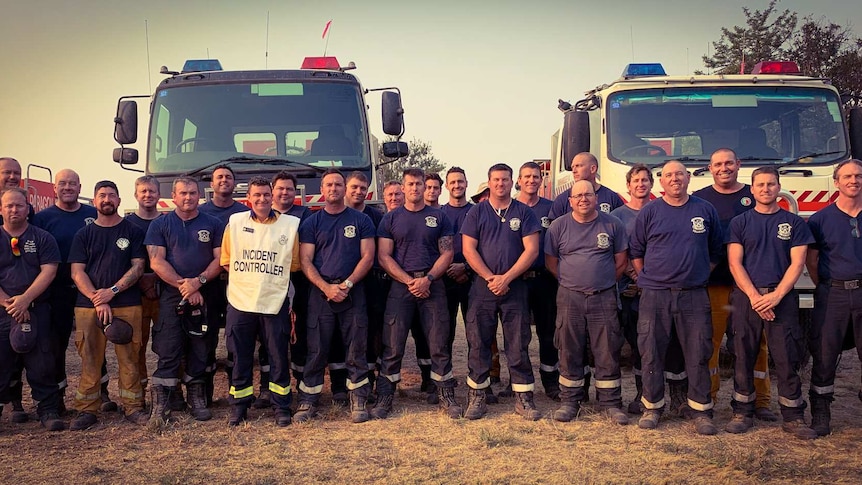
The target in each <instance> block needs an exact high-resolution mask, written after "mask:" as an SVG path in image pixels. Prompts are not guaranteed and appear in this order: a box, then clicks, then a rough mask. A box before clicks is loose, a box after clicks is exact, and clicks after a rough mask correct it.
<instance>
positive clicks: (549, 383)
mask: <svg viewBox="0 0 862 485" xmlns="http://www.w3.org/2000/svg"><path fill="white" fill-rule="evenodd" d="M539 377H540V378H541V379H542V387H543V388H544V389H545V395H546V396H548V397H549V398H551V400H553V401H559V400H560V372H559V371H544V370H540V371H539Z"/></svg>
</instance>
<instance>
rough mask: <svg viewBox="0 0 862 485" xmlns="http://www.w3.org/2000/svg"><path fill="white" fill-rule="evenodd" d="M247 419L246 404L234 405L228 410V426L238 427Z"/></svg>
mask: <svg viewBox="0 0 862 485" xmlns="http://www.w3.org/2000/svg"><path fill="white" fill-rule="evenodd" d="M246 419H248V404H246V403H239V404H234V405H232V406H231V408H230V418H229V419H228V421H227V425H228V426H239V425H240V424H242V423H243V422H244V421H245V420H246Z"/></svg>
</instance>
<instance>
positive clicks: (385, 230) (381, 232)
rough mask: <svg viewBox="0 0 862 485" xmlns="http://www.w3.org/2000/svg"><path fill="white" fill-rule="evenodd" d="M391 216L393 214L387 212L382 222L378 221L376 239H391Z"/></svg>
mask: <svg viewBox="0 0 862 485" xmlns="http://www.w3.org/2000/svg"><path fill="white" fill-rule="evenodd" d="M392 214H394V211H393V212H387V213H386V214H384V215H383V220H382V221H380V227H378V228H377V237H382V238H384V239H392V232H391V231H390V226H391V225H392Z"/></svg>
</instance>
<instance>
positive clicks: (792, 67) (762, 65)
mask: <svg viewBox="0 0 862 485" xmlns="http://www.w3.org/2000/svg"><path fill="white" fill-rule="evenodd" d="M751 74H802V73H801V72H800V71H799V66H798V65H796V63H795V62H793V61H761V62H758V63H757V64H755V65H754V69H752V70H751Z"/></svg>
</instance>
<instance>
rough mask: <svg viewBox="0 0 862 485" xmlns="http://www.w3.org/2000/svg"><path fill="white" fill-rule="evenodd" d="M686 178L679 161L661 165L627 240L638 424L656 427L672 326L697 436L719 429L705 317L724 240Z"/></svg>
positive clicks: (707, 317) (709, 210)
mask: <svg viewBox="0 0 862 485" xmlns="http://www.w3.org/2000/svg"><path fill="white" fill-rule="evenodd" d="M690 179H691V174H689V173H688V172H687V171H686V168H685V166H684V165H683V164H682V163H680V162H678V161H675V160H672V161H669V162H667V163H665V165H664V166H663V167H662V170H661V185H662V188H663V189H664V192H665V195H664V196H662V198H660V199H656V200H655V201H653V202H650V203H649V204H647V205H646V207H644V208H643V209H641V212H640V214H639V215H638V218H637V220H636V221H635V229H634V232H633V233H632V238H631V241H630V242H629V249H630V252H631V257H632V265H633V266H634V268H635V270H636V271H637V272H638V286H639V287H640V288H641V290H642V294H641V301H640V312H639V315H638V349H640V352H641V359H642V363H641V365H642V368H643V398H642V399H641V402H642V403H643V405H644V408H645V411H644V414H643V416H641V418H640V421H638V426H640V427H641V428H644V429H655V428H656V426H657V425H658V421H659V418H660V417H661V414H662V411H663V410H664V408H665V399H664V390H665V389H664V376H663V370H664V360H665V352H666V351H667V348H668V344H669V342H670V338H671V332H672V330H674V329H675V330H676V333H677V335H678V336H679V341H680V343H681V344H682V353H683V356H684V358H685V367H686V373H687V374H688V378H689V388H688V406H689V407H690V408H691V409H692V417H693V418H694V421H695V428H696V430H697V432H698V433H699V434H704V435H712V434H715V433H717V431H718V430H717V429H716V427H715V425H714V424H713V423H712V407H713V402H712V398H711V397H710V393H709V370H708V368H707V362H708V361H709V356H710V355H712V340H711V336H712V322H711V317H710V313H709V311H710V305H709V295H708V293H707V291H706V284H707V281H708V280H709V273H710V271H711V270H712V268H713V267H714V265H715V264H717V263H718V261H719V259H720V258H721V254H722V242H723V239H722V233H721V223H720V221H719V218H718V213H717V212H716V211H715V208H714V207H713V206H712V204H710V203H709V202H706V201H705V200H703V199H701V198H699V197H695V196H690V195H688V193H687V190H688V184H689V181H690ZM681 241H687V243H685V244H681V243H680V242H681Z"/></svg>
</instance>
